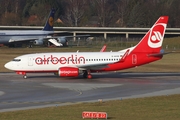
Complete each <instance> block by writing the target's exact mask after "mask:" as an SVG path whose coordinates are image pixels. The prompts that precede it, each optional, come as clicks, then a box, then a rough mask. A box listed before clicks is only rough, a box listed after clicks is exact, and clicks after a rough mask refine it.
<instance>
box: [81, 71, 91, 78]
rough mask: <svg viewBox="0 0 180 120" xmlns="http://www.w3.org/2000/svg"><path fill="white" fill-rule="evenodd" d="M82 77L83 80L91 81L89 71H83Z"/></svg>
mask: <svg viewBox="0 0 180 120" xmlns="http://www.w3.org/2000/svg"><path fill="white" fill-rule="evenodd" d="M83 77H84V78H88V79H91V78H92V75H91V72H90V71H87V70H86V71H84V74H83Z"/></svg>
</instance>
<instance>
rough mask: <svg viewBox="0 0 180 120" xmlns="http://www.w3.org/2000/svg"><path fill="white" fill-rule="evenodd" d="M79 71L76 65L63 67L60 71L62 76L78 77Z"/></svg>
mask: <svg viewBox="0 0 180 120" xmlns="http://www.w3.org/2000/svg"><path fill="white" fill-rule="evenodd" d="M79 73H80V71H79V69H78V68H74V67H61V68H59V71H58V74H59V76H60V77H77V76H78V75H79Z"/></svg>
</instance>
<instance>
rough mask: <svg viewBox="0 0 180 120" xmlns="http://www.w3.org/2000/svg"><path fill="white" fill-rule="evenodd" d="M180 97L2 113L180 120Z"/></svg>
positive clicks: (11, 117) (19, 119) (62, 119)
mask: <svg viewBox="0 0 180 120" xmlns="http://www.w3.org/2000/svg"><path fill="white" fill-rule="evenodd" d="M179 99H180V95H170V96H158V97H149V98H136V99H124V100H115V101H104V102H102V103H99V102H95V103H80V104H75V105H69V106H54V107H48V108H41V109H31V110H22V111H14V112H5V113H0V119H1V120H24V119H26V120H42V119H43V120H83V118H82V117H81V114H82V112H83V111H101V112H107V114H108V119H110V120H179V119H180V103H179Z"/></svg>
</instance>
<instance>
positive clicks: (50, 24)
mask: <svg viewBox="0 0 180 120" xmlns="http://www.w3.org/2000/svg"><path fill="white" fill-rule="evenodd" d="M55 12H56V10H55V9H54V8H52V9H51V12H50V14H49V16H48V19H47V21H46V24H45V26H44V28H43V31H53V24H54V14H55Z"/></svg>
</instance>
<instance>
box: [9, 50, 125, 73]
mask: <svg viewBox="0 0 180 120" xmlns="http://www.w3.org/2000/svg"><path fill="white" fill-rule="evenodd" d="M123 55H124V52H80V53H78V52H77V53H76V52H72V53H69V52H68V53H37V54H27V55H23V56H19V57H17V58H15V59H14V60H13V61H10V62H8V63H7V64H5V67H6V68H8V69H10V70H14V71H37V72H38V71H42V72H43V71H58V69H59V68H60V67H77V68H79V69H87V67H88V66H89V68H93V69H98V68H99V66H101V65H102V66H103V65H107V64H112V63H115V62H118V61H120V59H121V58H122V56H123ZM96 66H98V67H97V68H96Z"/></svg>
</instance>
